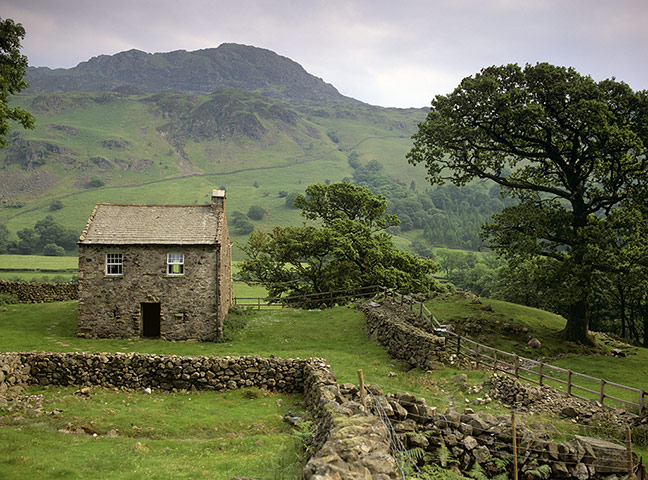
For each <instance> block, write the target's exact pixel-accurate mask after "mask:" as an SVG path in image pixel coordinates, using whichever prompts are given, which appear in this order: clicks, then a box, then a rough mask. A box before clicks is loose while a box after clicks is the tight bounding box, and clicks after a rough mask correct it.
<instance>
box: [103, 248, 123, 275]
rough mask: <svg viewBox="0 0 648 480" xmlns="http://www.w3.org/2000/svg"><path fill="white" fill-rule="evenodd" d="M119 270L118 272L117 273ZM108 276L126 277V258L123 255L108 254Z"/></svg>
mask: <svg viewBox="0 0 648 480" xmlns="http://www.w3.org/2000/svg"><path fill="white" fill-rule="evenodd" d="M115 270H117V271H115ZM105 272H106V276H107V277H121V276H123V275H124V256H123V255H122V254H121V253H115V252H111V253H106V270H105Z"/></svg>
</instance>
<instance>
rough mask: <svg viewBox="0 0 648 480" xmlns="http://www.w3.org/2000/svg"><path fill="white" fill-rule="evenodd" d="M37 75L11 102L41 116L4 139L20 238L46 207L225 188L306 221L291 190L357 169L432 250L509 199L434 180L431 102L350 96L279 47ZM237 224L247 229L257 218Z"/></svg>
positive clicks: (93, 63) (232, 205) (182, 200)
mask: <svg viewBox="0 0 648 480" xmlns="http://www.w3.org/2000/svg"><path fill="white" fill-rule="evenodd" d="M28 79H29V81H30V82H31V84H32V87H31V90H29V92H32V93H23V94H20V95H18V96H15V97H13V98H12V104H13V105H16V106H21V107H23V108H25V109H26V110H28V111H30V112H31V113H32V114H34V116H35V117H36V128H35V129H34V130H28V131H25V130H22V129H19V128H16V129H14V130H13V131H12V133H11V134H10V137H9V138H8V141H9V146H8V147H7V148H5V149H3V150H1V151H0V179H1V180H2V181H1V182H0V224H2V225H5V226H6V227H7V228H8V230H9V232H10V233H9V235H10V240H16V239H17V238H18V237H17V232H19V231H21V230H23V229H26V228H32V227H33V226H34V225H35V223H36V222H38V221H40V220H42V219H43V218H44V217H45V216H47V215H51V216H52V217H53V220H54V221H55V222H58V223H60V224H61V225H62V226H63V227H65V228H67V229H72V230H74V231H77V232H80V231H81V230H82V228H83V225H84V224H85V221H86V219H87V218H88V216H89V214H90V212H91V211H92V207H93V205H94V204H95V203H97V202H115V203H177V204H200V203H205V202H207V201H208V195H209V192H210V191H211V189H213V188H215V187H225V188H226V189H227V191H228V202H227V203H228V214H229V215H230V219H231V218H232V214H234V213H237V212H238V213H237V215H238V214H239V213H240V214H242V216H243V217H245V214H246V212H248V209H249V208H250V207H251V206H253V205H261V206H263V208H264V209H265V211H266V215H265V216H264V217H263V218H262V219H261V220H255V221H254V228H257V229H263V230H269V229H271V228H272V227H274V226H275V225H288V224H298V223H301V222H302V221H303V219H302V218H301V217H300V216H299V213H298V212H297V211H296V210H294V209H291V208H290V198H291V197H292V195H294V194H296V193H298V192H303V190H304V189H305V188H306V186H308V185H310V184H313V183H322V182H337V181H341V180H343V179H349V180H351V181H353V182H355V183H357V184H359V185H362V186H365V187H367V188H369V189H371V190H372V191H374V193H379V194H383V195H385V196H386V197H387V199H388V205H389V209H390V212H392V213H395V214H397V215H398V216H399V217H400V218H401V219H402V224H401V226H400V227H396V228H393V229H392V231H391V233H393V234H394V235H396V236H397V238H396V242H397V244H398V245H399V247H401V248H411V249H413V250H415V251H417V252H418V253H420V254H421V255H427V254H429V253H428V252H429V248H430V246H432V245H442V246H450V247H461V248H473V249H474V248H478V246H479V245H480V244H481V243H480V240H479V238H478V237H477V233H478V231H479V226H480V225H481V224H482V223H484V222H486V221H488V220H489V219H490V215H491V214H492V213H494V212H497V211H499V210H500V209H501V208H502V206H503V205H504V202H503V201H502V199H501V198H500V197H499V196H498V192H497V190H493V189H492V188H491V186H490V185H487V184H475V185H471V186H470V188H462V189H458V188H456V187H453V186H451V185H450V186H446V187H443V188H431V187H430V186H429V184H428V183H427V181H426V180H425V178H424V177H425V171H424V168H423V167H414V166H411V165H409V164H408V163H407V161H406V159H405V155H406V153H407V152H408V151H409V150H410V148H411V146H412V141H411V135H412V134H413V133H414V132H415V131H416V129H417V125H418V123H420V122H421V121H422V120H423V119H424V118H425V114H426V110H425V109H414V108H412V109H394V108H382V107H376V106H371V105H367V104H364V103H361V102H358V101H355V100H353V99H348V98H346V97H343V96H341V95H340V94H339V93H338V92H337V91H336V90H335V89H334V88H333V87H332V86H330V85H328V84H325V83H324V82H323V81H322V80H321V79H318V78H316V77H314V76H312V75H310V74H308V73H307V72H306V71H305V70H304V69H303V68H302V67H301V66H299V64H297V63H295V62H293V61H291V60H289V59H287V58H285V57H281V56H279V55H277V54H275V53H273V52H270V51H268V50H263V49H259V48H255V47H246V46H241V45H233V44H226V45H221V46H220V47H218V48H216V49H207V50H200V51H197V52H181V51H179V52H171V53H158V54H147V53H144V52H137V51H129V52H122V53H119V54H116V55H112V56H107V55H103V56H100V57H97V58H93V59H91V60H89V61H88V62H84V63H82V64H80V65H78V66H77V67H75V68H73V69H68V70H62V69H59V70H50V69H46V68H39V69H30V73H29V78H28ZM168 88H174V89H176V91H170V90H168ZM74 89H87V90H74ZM53 90H56V91H53ZM72 90H74V91H72ZM37 92H38V93H37ZM53 202H54V204H53ZM240 217H241V215H239V218H240ZM232 233H233V236H234V240H235V241H239V242H243V241H245V238H246V236H247V233H249V230H248V231H244V230H243V229H233V230H232ZM0 243H1V242H0ZM5 250H6V249H5ZM2 252H3V249H2V245H1V244H0V253H2ZM14 253H29V252H26V251H18V252H14ZM39 253H40V252H39ZM235 255H238V254H235Z"/></svg>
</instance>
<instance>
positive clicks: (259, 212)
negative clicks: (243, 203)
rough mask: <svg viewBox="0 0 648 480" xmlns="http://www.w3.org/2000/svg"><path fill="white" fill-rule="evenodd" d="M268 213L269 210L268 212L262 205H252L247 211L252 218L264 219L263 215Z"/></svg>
mask: <svg viewBox="0 0 648 480" xmlns="http://www.w3.org/2000/svg"><path fill="white" fill-rule="evenodd" d="M267 213H268V212H266V210H265V208H263V207H261V206H260V205H252V206H250V209H249V210H248V212H247V216H248V218H251V219H252V220H263V217H264V216H265V215H266V214H267Z"/></svg>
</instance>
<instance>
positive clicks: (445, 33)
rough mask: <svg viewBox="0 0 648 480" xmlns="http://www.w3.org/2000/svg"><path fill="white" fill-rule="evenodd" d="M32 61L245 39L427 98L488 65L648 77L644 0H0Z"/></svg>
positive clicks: (308, 64)
mask: <svg viewBox="0 0 648 480" xmlns="http://www.w3.org/2000/svg"><path fill="white" fill-rule="evenodd" d="M0 17H2V18H12V19H14V20H15V21H16V22H20V23H22V24H23V26H24V27H25V29H26V31H27V35H26V37H25V39H24V41H23V53H24V54H25V55H27V57H28V58H29V64H30V65H32V66H47V67H51V68H58V67H65V68H69V67H73V66H75V65H77V64H78V63H79V62H82V61H85V60H88V59H89V58H91V57H93V56H97V55H101V54H114V53H117V52H120V51H124V50H129V49H131V48H136V49H139V50H143V51H145V52H151V53H153V52H167V51H172V50H180V49H183V50H199V49H202V48H210V47H217V46H218V45H220V44H221V43H229V42H234V43H242V44H246V45H254V46H257V47H263V48H267V49H270V50H273V51H275V52H276V53H278V54H280V55H283V56H286V57H289V58H291V59H292V60H294V61H296V62H298V63H299V64H301V65H302V66H303V67H304V68H305V69H306V70H307V71H308V72H309V73H312V74H313V75H316V76H318V77H321V78H322V79H324V81H326V82H328V83H331V84H333V85H334V86H335V87H336V88H337V89H338V90H339V91H340V92H341V93H342V94H344V95H348V96H351V97H354V98H357V99H358V100H362V101H364V102H367V103H371V104H374V105H382V106H393V107H411V106H416V107H421V106H426V105H429V103H430V100H431V99H432V98H433V97H434V95H437V94H445V93H450V92H451V91H452V90H453V88H454V87H455V86H456V85H457V84H458V83H459V81H460V80H461V79H462V78H463V77H466V76H468V75H472V74H474V73H476V72H478V71H479V70H480V69H481V68H483V67H486V66H489V65H502V64H506V63H519V64H524V63H536V62H545V61H546V62H550V63H553V64H557V65H565V66H573V67H575V68H576V69H577V70H578V71H579V72H581V73H583V74H588V75H591V76H592V77H593V78H595V79H596V80H602V79H604V78H608V77H612V76H614V77H616V78H617V80H622V81H624V82H626V83H628V84H629V85H630V86H631V87H632V88H633V89H634V90H641V89H646V88H648V27H647V24H648V1H647V0H411V1H408V0H357V1H351V0H347V1H344V0H273V1H270V0H257V1H253V0H211V1H209V0H110V1H108V0H0Z"/></svg>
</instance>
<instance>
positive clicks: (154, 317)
mask: <svg viewBox="0 0 648 480" xmlns="http://www.w3.org/2000/svg"><path fill="white" fill-rule="evenodd" d="M141 311H142V337H148V338H157V337H159V336H160V304H159V303H142V304H141Z"/></svg>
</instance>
